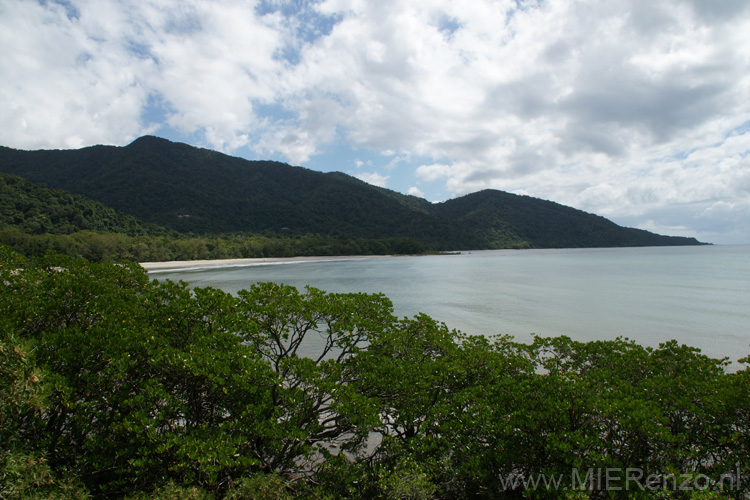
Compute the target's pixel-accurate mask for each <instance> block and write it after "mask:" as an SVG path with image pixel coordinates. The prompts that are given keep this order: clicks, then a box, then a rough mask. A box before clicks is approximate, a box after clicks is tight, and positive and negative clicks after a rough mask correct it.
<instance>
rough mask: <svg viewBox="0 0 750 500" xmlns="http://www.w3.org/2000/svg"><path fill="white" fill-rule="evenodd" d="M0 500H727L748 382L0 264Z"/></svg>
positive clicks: (741, 483)
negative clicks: (4, 499) (570, 499)
mask: <svg viewBox="0 0 750 500" xmlns="http://www.w3.org/2000/svg"><path fill="white" fill-rule="evenodd" d="M0 283H1V284H0V447H1V448H0V498H14V499H15V498H81V499H84V498H116V499H119V498H131V499H136V498H138V499H147V498H188V499H190V498H193V499H212V498H213V499H221V498H228V499H244V498H247V499H251V498H268V499H272V498H277V499H283V498H329V499H349V498H351V499H360V498H366V499H391V498H393V499H396V498H399V499H405V498H414V499H417V498H425V499H426V498H610V497H612V498H726V497H733V498H744V496H745V495H746V494H747V493H748V492H750V484H748V478H750V460H749V457H750V373H748V371H747V370H740V371H737V372H735V373H728V372H727V371H726V367H727V364H726V362H725V361H723V360H715V359H710V358H708V357H706V356H703V355H702V354H700V352H699V351H698V350H696V349H693V348H690V347H688V346H682V345H678V344H677V343H676V342H668V343H666V344H664V345H661V346H660V347H658V348H647V347H642V346H639V345H637V344H635V343H633V342H630V341H628V340H626V339H618V340H615V341H602V342H590V343H580V342H575V341H572V340H571V339H569V338H566V337H559V338H537V339H536V340H535V341H534V342H533V343H532V344H522V343H517V342H514V341H513V340H512V339H511V338H507V337H497V338H486V337H483V336H470V335H465V334H462V333H460V332H457V331H455V330H449V329H448V328H447V327H446V326H445V325H444V324H442V323H439V322H437V321H435V320H434V319H432V318H430V317H427V316H425V315H418V316H416V317H413V318H402V319H399V318H396V317H394V316H393V313H392V306H391V303H390V301H389V300H388V299H387V298H386V297H384V296H383V295H377V294H376V295H368V294H337V293H326V292H323V291H321V290H317V289H314V288H306V289H305V290H297V289H295V288H292V287H288V286H285V285H280V284H274V283H261V284H256V285H253V286H251V287H250V288H249V289H248V290H246V291H242V292H240V293H239V294H238V295H237V296H232V295H229V294H227V293H224V292H222V291H220V290H215V289H211V288H198V289H193V290H191V289H189V288H188V287H187V285H186V284H184V283H179V284H177V283H172V282H165V283H159V282H156V281H149V278H148V276H147V274H146V273H145V271H144V270H143V269H142V268H141V267H140V266H138V265H137V264H132V263H120V264H111V263H96V264H94V263H91V262H88V261H84V260H71V259H69V258H65V257H60V256H47V257H45V258H41V259H38V260H36V261H33V262H32V261H27V260H26V259H25V258H23V257H21V256H19V255H18V254H15V253H13V252H11V251H10V250H8V249H7V248H5V247H0Z"/></svg>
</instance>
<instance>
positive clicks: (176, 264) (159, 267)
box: [140, 255, 391, 272]
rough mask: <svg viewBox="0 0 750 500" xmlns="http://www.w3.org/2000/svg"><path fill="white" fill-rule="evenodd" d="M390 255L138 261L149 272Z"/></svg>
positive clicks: (374, 257) (375, 257)
mask: <svg viewBox="0 0 750 500" xmlns="http://www.w3.org/2000/svg"><path fill="white" fill-rule="evenodd" d="M383 257H391V256H390V255H337V256H319V257H267V258H253V259H216V260H174V261H167V262H140V265H141V267H143V268H144V269H145V270H146V271H149V272H158V271H179V270H186V271H187V270H196V269H218V268H223V267H248V266H259V265H263V264H277V263H293V262H324V261H329V260H354V259H377V258H383Z"/></svg>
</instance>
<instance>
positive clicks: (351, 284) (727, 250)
mask: <svg viewBox="0 0 750 500" xmlns="http://www.w3.org/2000/svg"><path fill="white" fill-rule="evenodd" d="M150 275H151V277H152V278H156V279H159V280H163V279H171V280H174V281H177V280H184V281H186V282H188V283H189V284H190V286H192V287H204V286H211V287H215V288H220V289H222V290H225V291H227V292H231V293H236V292H237V291H239V290H241V289H243V288H248V287H250V285H251V284H253V283H255V282H261V281H275V282H278V283H286V284H289V285H293V286H296V287H298V288H303V287H304V286H305V285H310V286H313V287H316V288H320V289H322V290H326V291H329V292H368V293H376V292H381V293H384V294H385V295H386V296H388V298H390V299H391V300H392V301H393V305H394V312H395V314H397V315H398V316H412V315H414V314H416V313H418V312H423V313H426V314H428V315H430V316H432V317H433V318H435V319H436V320H438V321H442V322H444V323H446V324H447V325H448V327H450V328H456V329H459V330H461V331H463V332H465V333H469V334H483V335H495V334H509V335H513V336H514V337H515V338H516V339H517V340H519V341H523V342H527V341H530V340H531V338H532V337H531V334H532V333H536V334H538V335H542V336H557V335H568V336H570V337H571V338H573V339H574V340H579V341H590V340H610V339H614V338H616V337H618V336H623V337H628V338H630V339H633V340H635V341H636V342H638V343H640V344H642V345H647V346H654V347H655V346H657V345H658V344H659V343H660V342H664V341H667V340H670V339H677V340H678V341H679V342H680V343H684V344H688V345H691V346H694V347H698V348H700V349H701V350H702V351H703V353H704V354H707V355H709V356H711V357H715V358H723V357H728V358H729V359H730V360H732V361H735V362H736V360H737V359H739V358H742V357H744V356H747V355H749V354H750V347H749V344H750V246H745V245H742V246H695V247H692V246H687V247H647V248H612V249H610V248H607V249H564V250H520V251H519V250H497V251H477V252H464V253H461V254H457V255H432V256H413V257H373V258H361V257H360V258H340V259H322V258H321V259H315V258H307V259H288V260H274V261H270V262H258V261H248V262H244V263H234V264H233V263H226V262H224V263H220V264H215V263H214V264H211V263H210V262H205V263H191V264H189V265H184V266H182V267H181V268H180V269H179V270H169V269H161V270H154V271H150ZM738 368H739V366H737V364H736V363H735V365H734V367H733V369H735V370H736V369H738Z"/></svg>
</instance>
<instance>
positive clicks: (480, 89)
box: [0, 0, 750, 244]
mask: <svg viewBox="0 0 750 500" xmlns="http://www.w3.org/2000/svg"><path fill="white" fill-rule="evenodd" d="M0 75H2V77H1V78H0V145H3V146H9V147H13V148H18V149H70V148H80V147H85V146H91V145H95V144H108V145H118V146H124V145H127V144H129V143H130V142H132V141H133V140H134V139H136V138H137V137H140V136H142V135H146V134H151V135H156V136H160V137H164V138H167V139H170V140H173V141H179V142H185V143H188V144H192V145H194V146H200V147H206V148H209V149H213V150H218V151H222V152H224V153H227V154H231V155H233V156H239V157H243V158H247V159H251V160H254V159H272V160H279V161H283V162H286V163H290V164H292V165H300V166H303V167H307V168H310V169H313V170H318V171H323V172H328V171H341V172H345V173H348V174H350V175H353V176H355V177H358V178H360V179H362V180H364V181H366V182H369V183H371V184H374V185H378V186H382V187H387V188H389V189H393V190H395V191H398V192H401V193H405V194H412V195H415V196H419V197H422V198H425V199H427V200H429V201H432V202H440V201H444V200H447V199H450V198H454V197H458V196H462V195H465V194H468V193H472V192H475V191H479V190H482V189H500V190H504V191H509V192H512V193H517V194H525V195H529V196H534V197H537V198H543V199H547V200H552V201H555V202H558V203H561V204H564V205H569V206H572V207H575V208H578V209H580V210H585V211H587V212H591V213H596V214H598V215H602V216H604V217H607V218H609V219H611V220H612V221H614V222H616V223H618V224H621V225H625V226H630V227H638V228H642V229H647V230H650V231H654V232H658V233H661V234H670V235H679V236H694V237H697V238H698V239H700V240H701V241H706V242H712V243H718V244H748V243H750V155H749V154H748V153H749V152H750V2H748V1H747V0H721V1H719V0H628V1H612V0H534V1H532V0H464V1H452V0H417V1H407V0H370V1H367V0H319V1H314V0H307V1H306V0H261V1H258V0H239V1H235V0H57V1H56V0H0Z"/></svg>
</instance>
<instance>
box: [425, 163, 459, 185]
mask: <svg viewBox="0 0 750 500" xmlns="http://www.w3.org/2000/svg"><path fill="white" fill-rule="evenodd" d="M451 173H452V169H451V167H450V165H445V164H443V163H433V164H432V165H421V166H419V167H417V170H416V174H417V177H419V178H420V179H422V180H425V181H427V182H432V181H436V180H438V179H442V178H445V177H448V176H450V175H451Z"/></svg>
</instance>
